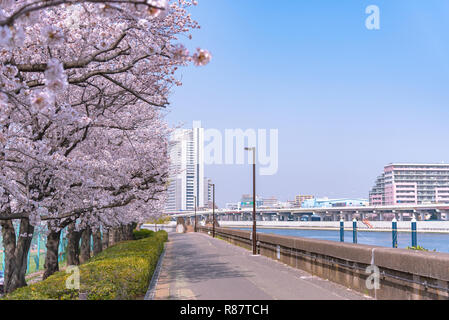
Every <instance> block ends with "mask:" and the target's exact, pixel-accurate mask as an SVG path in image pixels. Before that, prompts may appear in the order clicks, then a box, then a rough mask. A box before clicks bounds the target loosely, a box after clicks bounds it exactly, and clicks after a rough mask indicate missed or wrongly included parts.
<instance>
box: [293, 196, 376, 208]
mask: <svg viewBox="0 0 449 320" xmlns="http://www.w3.org/2000/svg"><path fill="white" fill-rule="evenodd" d="M368 204H369V201H368V200H367V199H328V198H321V199H317V198H314V199H307V200H305V201H303V202H302V204H301V207H302V208H335V207H364V206H367V205H368Z"/></svg>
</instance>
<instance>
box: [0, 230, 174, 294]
mask: <svg viewBox="0 0 449 320" xmlns="http://www.w3.org/2000/svg"><path fill="white" fill-rule="evenodd" d="M166 241H167V232H165V231H159V232H153V235H152V236H151V237H148V238H145V239H142V240H137V241H127V242H121V243H119V244H117V245H115V246H113V247H110V248H108V249H106V250H105V251H103V252H101V253H100V254H98V255H97V256H95V257H93V258H92V259H90V260H89V261H88V262H87V263H85V264H82V265H81V266H79V270H80V290H75V289H67V288H66V281H67V280H68V278H69V277H70V276H71V274H69V273H65V272H63V271H61V272H57V273H55V274H54V275H52V276H51V277H49V278H48V279H46V280H44V281H41V282H38V283H35V284H31V285H29V286H27V287H24V288H19V289H17V290H16V291H14V292H12V293H10V294H8V295H6V296H5V297H3V298H2V300H77V299H78V297H79V293H80V292H82V293H85V294H87V299H88V300H131V299H135V298H137V297H141V296H143V295H145V293H146V291H147V289H148V285H149V282H150V280H151V277H152V275H153V273H154V270H155V268H156V265H157V262H158V259H159V256H160V254H161V253H162V250H163V247H164V242H166ZM69 281H70V280H69Z"/></svg>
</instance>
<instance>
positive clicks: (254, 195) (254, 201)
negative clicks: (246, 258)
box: [245, 147, 257, 255]
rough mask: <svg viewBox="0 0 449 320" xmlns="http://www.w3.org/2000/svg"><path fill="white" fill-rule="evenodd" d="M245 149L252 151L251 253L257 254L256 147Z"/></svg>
mask: <svg viewBox="0 0 449 320" xmlns="http://www.w3.org/2000/svg"><path fill="white" fill-rule="evenodd" d="M245 150H246V151H251V150H252V151H253V255H256V254H257V247H256V246H257V240H256V238H257V237H256V234H257V233H256V232H257V230H256V147H252V148H245Z"/></svg>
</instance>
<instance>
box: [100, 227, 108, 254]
mask: <svg viewBox="0 0 449 320" xmlns="http://www.w3.org/2000/svg"><path fill="white" fill-rule="evenodd" d="M101 243H102V248H103V250H105V249H107V248H108V247H109V229H106V228H104V229H103V239H102V240H101Z"/></svg>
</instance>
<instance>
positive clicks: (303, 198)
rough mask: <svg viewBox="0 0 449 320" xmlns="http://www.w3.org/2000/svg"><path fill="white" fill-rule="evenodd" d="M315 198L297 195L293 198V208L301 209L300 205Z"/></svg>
mask: <svg viewBox="0 0 449 320" xmlns="http://www.w3.org/2000/svg"><path fill="white" fill-rule="evenodd" d="M313 198H315V196H310V195H297V196H296V197H295V207H298V208H299V207H301V204H302V203H303V202H304V201H306V200H309V199H313Z"/></svg>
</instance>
